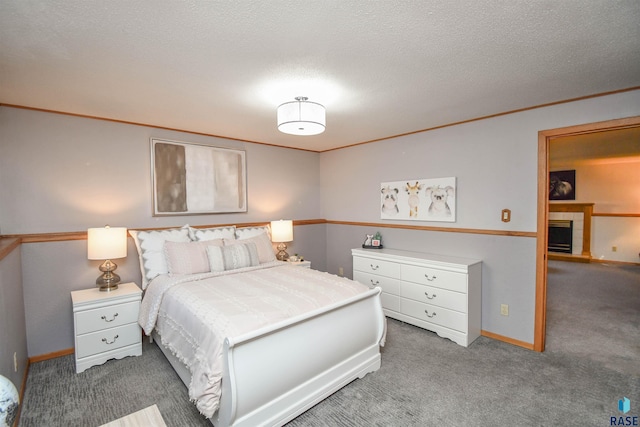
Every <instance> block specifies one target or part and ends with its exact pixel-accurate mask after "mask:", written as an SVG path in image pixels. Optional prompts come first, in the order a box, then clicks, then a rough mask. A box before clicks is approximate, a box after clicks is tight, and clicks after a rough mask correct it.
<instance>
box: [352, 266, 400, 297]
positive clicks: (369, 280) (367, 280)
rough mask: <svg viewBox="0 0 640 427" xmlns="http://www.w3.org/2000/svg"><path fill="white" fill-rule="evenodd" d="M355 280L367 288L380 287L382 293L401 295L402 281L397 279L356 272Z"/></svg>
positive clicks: (354, 274) (354, 273)
mask: <svg viewBox="0 0 640 427" xmlns="http://www.w3.org/2000/svg"><path fill="white" fill-rule="evenodd" d="M353 280H355V281H356V282H360V283H362V284H363V285H367V286H379V287H380V288H382V292H386V293H389V294H393V295H400V281H399V280H397V279H392V278H390V277H384V276H378V275H375V274H370V273H364V272H362V271H354V272H353Z"/></svg>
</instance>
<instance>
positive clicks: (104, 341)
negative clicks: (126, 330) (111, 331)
mask: <svg viewBox="0 0 640 427" xmlns="http://www.w3.org/2000/svg"><path fill="white" fill-rule="evenodd" d="M117 339H118V336H117V335H116V336H115V337H113V341H111V342H109V341H107V339H106V338H102V342H103V343H106V344H109V345H110V344H113V343H114V342H116V340H117Z"/></svg>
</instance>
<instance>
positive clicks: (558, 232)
mask: <svg viewBox="0 0 640 427" xmlns="http://www.w3.org/2000/svg"><path fill="white" fill-rule="evenodd" d="M547 249H548V250H549V252H561V253H566V254H570V253H572V251H573V221H571V220H564V219H551V220H549V237H548V248H547Z"/></svg>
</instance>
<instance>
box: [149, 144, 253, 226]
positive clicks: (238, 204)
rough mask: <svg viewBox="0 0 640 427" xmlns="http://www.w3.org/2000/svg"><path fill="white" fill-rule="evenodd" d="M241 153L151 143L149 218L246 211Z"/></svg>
mask: <svg viewBox="0 0 640 427" xmlns="http://www.w3.org/2000/svg"><path fill="white" fill-rule="evenodd" d="M245 157H246V155H245V152H244V151H242V150H232V149H228V148H220V147H212V146H210V145H201V144H191V143H185V142H177V141H168V140H162V139H154V138H152V139H151V180H152V184H153V215H154V216H166V215H193V214H211V213H230V212H246V211H247V190H246V188H247V171H246V159H245Z"/></svg>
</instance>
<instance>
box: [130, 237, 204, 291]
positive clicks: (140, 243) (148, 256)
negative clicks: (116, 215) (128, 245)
mask: <svg viewBox="0 0 640 427" xmlns="http://www.w3.org/2000/svg"><path fill="white" fill-rule="evenodd" d="M129 234H130V235H131V237H133V240H134V242H135V244H136V249H137V250H138V258H139V260H140V272H141V273H142V289H146V288H147V285H148V284H149V282H150V281H151V280H152V279H153V278H154V277H156V276H158V275H160V274H166V273H168V272H169V270H168V268H167V260H166V258H165V256H164V242H166V241H170V242H189V241H191V240H190V239H189V226H188V225H185V226H184V227H182V228H172V229H168V230H144V231H138V230H129Z"/></svg>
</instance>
